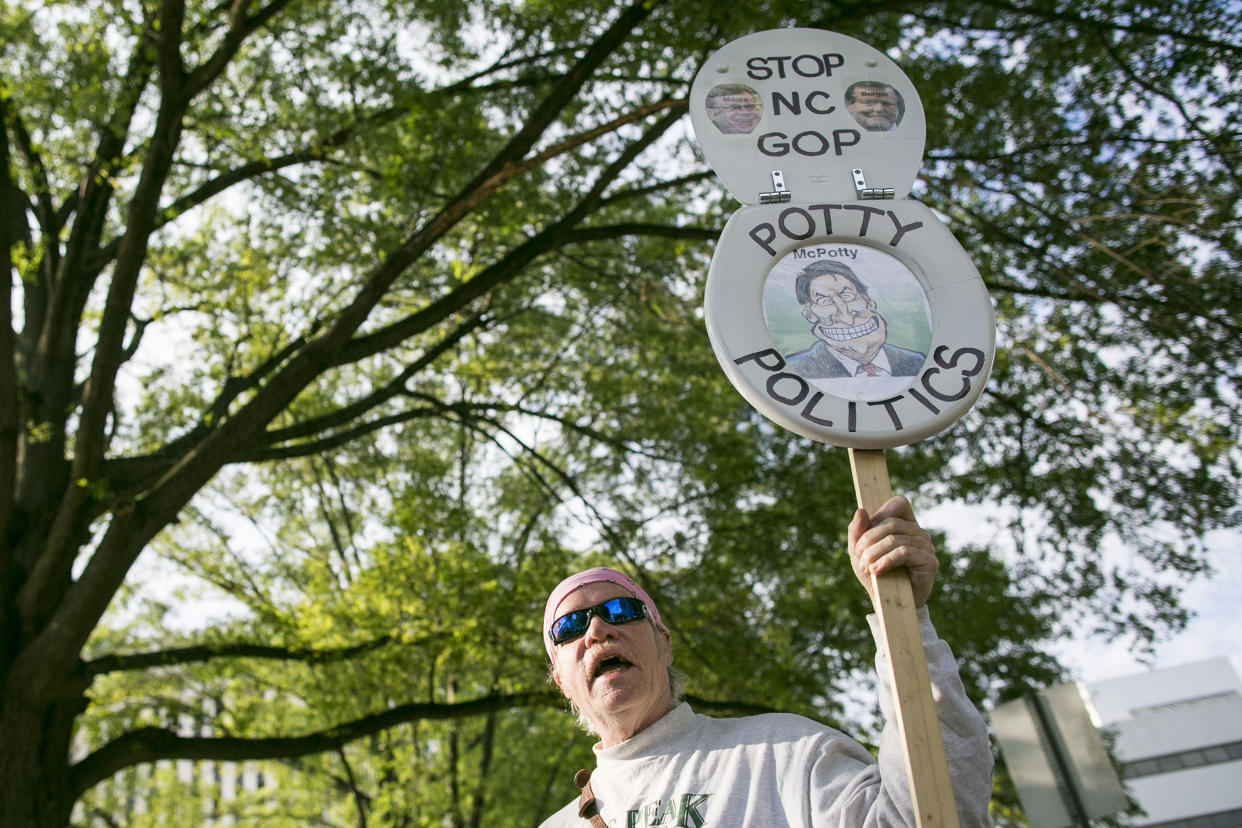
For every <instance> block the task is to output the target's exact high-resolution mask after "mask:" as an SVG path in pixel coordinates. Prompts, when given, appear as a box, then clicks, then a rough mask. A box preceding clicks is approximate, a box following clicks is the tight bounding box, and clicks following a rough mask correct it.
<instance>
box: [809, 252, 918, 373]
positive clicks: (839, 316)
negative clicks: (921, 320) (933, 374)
mask: <svg viewBox="0 0 1242 828" xmlns="http://www.w3.org/2000/svg"><path fill="white" fill-rule="evenodd" d="M794 296H795V297H796V298H797V300H798V302H799V303H800V304H801V305H802V315H803V316H804V317H805V318H806V321H808V322H810V323H811V332H812V333H814V334H815V336H816V338H817V339H818V340H819V341H818V342H816V343H815V344H814V345H812V346H811V347H810V348H807V349H806V350H804V351H798V352H797V353H793V354H790V355H789V356H788V357H787V359H786V361H787V363H788V366H789V369H790V370H791V371H793V372H795V373H797V374H799V375H800V376H803V377H806V378H807V379H844V378H849V377H854V378H857V379H858V380H859V382H860V383H865V381H866V380H867V379H869V378H871V377H912V376H915V375H917V374H918V372H919V370H920V369H921V368H922V367H923V360H924V359H925V358H926V355H925V354H921V353H919V352H918V351H911V350H907V349H905V348H898V347H897V346H895V345H889V344H888V343H887V342H885V339H886V338H887V337H888V324H887V323H886V322H885V321H884V317H883V316H881V315H880V314H879V313H878V312H877V311H876V304H875V301H874V300H872V298H871V297H870V296H869V295H868V293H867V286H866V285H864V284H863V283H862V281H861V280H860V279H859V278H858V276H857V275H855V273H854V271H853V270H851V269H850V267H849V266H848V265H845V264H841V263H840V262H836V261H832V260H822V259H821V260H819V261H816V262H813V263H811V264H809V265H807V266H806V267H805V268H804V269H803V270H802V271H801V272H800V273H798V275H797V277H796V278H795V280H794Z"/></svg>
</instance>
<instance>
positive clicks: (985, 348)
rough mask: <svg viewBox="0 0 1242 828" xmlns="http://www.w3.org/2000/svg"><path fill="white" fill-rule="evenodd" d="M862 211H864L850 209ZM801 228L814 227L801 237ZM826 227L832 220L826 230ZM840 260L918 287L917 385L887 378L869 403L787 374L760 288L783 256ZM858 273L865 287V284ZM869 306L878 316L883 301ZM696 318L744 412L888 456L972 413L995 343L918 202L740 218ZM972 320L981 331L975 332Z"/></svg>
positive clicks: (952, 250)
mask: <svg viewBox="0 0 1242 828" xmlns="http://www.w3.org/2000/svg"><path fill="white" fill-rule="evenodd" d="M864 205H865V206H866V207H867V209H866V210H859V209H857V208H858V207H861V206H864ZM807 217H811V218H813V219H819V221H818V222H816V223H815V226H814V227H813V228H811V232H810V233H807V232H806V230H807V229H808V228H809V225H810V222H808V221H807ZM825 218H831V219H832V227H831V230H829V228H828V227H827V224H826V223H825V222H824V220H823V219H825ZM864 226H865V230H866V232H865V233H864V232H861V231H862V230H863V229H864ZM821 250H822V251H823V254H822V255H820V251H821ZM843 251H853V252H855V253H856V254H858V255H861V256H862V257H863V259H865V260H866V259H870V260H873V261H880V262H882V261H883V260H885V259H892V260H895V261H896V262H897V263H899V266H898V268H896V270H897V272H901V271H902V267H901V266H904V270H905V272H908V273H909V274H912V276H913V278H914V279H916V280H917V282H918V288H920V289H921V292H922V293H923V295H924V297H925V301H926V308H927V314H928V316H929V317H930V320H931V321H930V324H929V328H930V331H929V334H928V336H927V338H926V340H925V341H926V343H927V344H926V350H925V351H923V354H924V355H925V359H924V361H923V363H922V365H921V367H920V368H919V370H918V371H917V373H916V374H914V375H911V376H908V377H896V376H894V377H890V378H889V383H888V391H883V392H881V393H878V394H873V393H868V392H867V390H866V387H867V384H868V383H870V382H871V380H870V379H869V378H867V379H863V378H861V377H860V378H857V379H852V380H845V381H844V382H836V381H831V382H829V381H822V380H818V379H816V378H813V377H806V376H802V375H801V374H800V373H798V372H797V371H795V370H793V369H791V367H790V366H789V364H788V363H789V361H788V357H789V356H790V354H789V353H788V351H787V349H786V348H783V347H782V345H781V344H780V343H778V342H777V338H776V336H774V333H773V330H772V327H771V325H770V320H769V314H768V313H766V312H765V307H770V305H771V302H770V301H768V302H766V303H765V296H764V293H765V288H767V287H768V285H769V280H770V274H772V272H773V270H774V269H775V268H777V267H778V266H779V265H781V264H782V263H788V261H789V260H790V257H791V256H797V255H799V254H803V256H804V259H805V260H816V259H821V258H831V256H830V254H831V253H842V252H843ZM858 255H856V256H855V257H854V258H853V261H855V262H857V261H858ZM842 258H848V257H847V256H842ZM859 271H860V272H858V273H857V275H858V276H859V277H860V278H861V279H862V280H863V281H864V282H866V281H868V275H869V274H868V273H867V272H865V270H864V269H863V268H859ZM769 289H770V288H769ZM874 299H875V301H876V302H877V303H878V305H879V307H880V311H881V314H883V312H884V308H885V302H884V299H883V297H881V296H878V295H877V296H875V297H874ZM790 301H791V302H794V301H796V299H795V298H794V297H790ZM705 308H706V317H707V332H708V336H709V338H710V339H711V342H712V347H713V349H714V350H715V352H716V356H717V358H718V359H719V361H720V364H721V367H722V368H723V369H724V371H725V373H726V374H727V375H728V377H729V379H730V380H731V381H732V382H733V384H734V385H735V386H736V387H737V389H738V390H739V391H740V392H741V393H742V395H743V396H744V397H746V399H747V400H748V401H749V402H750V404H751V405H753V406H754V407H755V408H757V409H758V410H759V411H760V412H762V413H763V414H764V415H765V416H767V417H768V418H770V419H772V420H773V421H775V422H776V423H778V424H779V425H781V426H783V427H785V428H787V429H789V430H790V431H793V432H795V433H797V434H801V435H803V436H805V437H809V438H811V439H814V440H819V441H821V442H826V443H831V444H833V445H841V446H850V447H853V448H886V447H891V446H898V445H905V444H907V443H912V442H915V441H917V440H922V439H924V438H926V437H929V436H931V435H933V434H935V433H937V432H939V431H942V430H943V429H945V428H947V427H948V426H949V425H950V424H952V423H953V422H954V421H955V420H957V419H958V418H959V417H960V416H961V415H962V414H964V413H965V412H966V411H967V410H968V409H969V408H970V407H971V405H973V404H974V402H975V400H976V399H977V398H978V396H979V393H980V392H981V391H982V389H983V385H984V382H985V381H986V379H987V376H988V372H989V371H990V370H991V363H992V354H993V350H994V347H995V333H994V328H993V326H992V325H991V324H990V322H991V319H992V308H991V302H990V300H989V298H988V294H987V290H986V288H985V287H984V284H983V280H982V279H981V278H980V277H979V274H978V271H977V270H976V269H975V266H974V264H973V263H972V262H971V261H970V258H969V257H968V256H967V255H966V252H965V250H963V249H962V247H961V245H960V244H958V242H957V240H956V239H954V238H953V236H952V234H951V233H949V231H948V229H947V228H946V227H945V226H944V225H943V224H942V223H941V222H940V221H939V220H938V219H936V217H935V215H934V214H933V213H932V212H931V210H929V209H928V208H927V207H926V206H924V205H923V204H920V203H919V202H916V201H908V200H905V199H901V200H888V201H882V202H856V203H850V202H847V203H838V204H832V203H827V202H821V203H816V204H792V203H791V204H773V205H760V206H753V207H744V208H742V209H740V210H738V211H737V212H736V213H734V215H733V216H732V217H731V218H730V219H729V222H728V224H727V225H726V226H725V229H724V232H723V233H722V234H721V237H720V241H719V243H718V244H717V247H716V250H715V252H714V254H713V256H712V265H711V269H710V270H709V271H708V276H707V288H706V293H705ZM980 319H984V320H987V321H988V323H989V324H987V325H985V326H980V324H979V320H980ZM890 328H891V325H890ZM808 329H809V323H808ZM920 344H921V343H920Z"/></svg>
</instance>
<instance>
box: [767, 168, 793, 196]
mask: <svg viewBox="0 0 1242 828" xmlns="http://www.w3.org/2000/svg"><path fill="white" fill-rule="evenodd" d="M772 189H773V190H774V191H775V192H771V193H760V194H759V203H760V204H784V203H785V202H787V201H789V199H791V198H793V193H791V192H789V190H786V189H785V174H784V173H783V172H781V171H780V170H772Z"/></svg>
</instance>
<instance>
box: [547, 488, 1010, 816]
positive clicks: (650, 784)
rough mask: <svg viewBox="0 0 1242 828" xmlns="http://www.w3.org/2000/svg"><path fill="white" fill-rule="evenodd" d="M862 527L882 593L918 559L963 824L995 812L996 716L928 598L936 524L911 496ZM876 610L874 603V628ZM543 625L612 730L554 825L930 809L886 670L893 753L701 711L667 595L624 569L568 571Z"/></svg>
mask: <svg viewBox="0 0 1242 828" xmlns="http://www.w3.org/2000/svg"><path fill="white" fill-rule="evenodd" d="M848 542H849V543H848V545H849V555H850V561H851V563H852V565H853V568H854V572H855V574H856V575H857V576H858V578H859V580H860V581H861V582H862V583H863V586H864V588H866V589H867V590H868V593H870V590H871V585H870V584H871V578H870V575H871V573H878V572H886V571H889V570H891V569H893V568H894V567H899V566H905V567H906V568H907V570H908V572H909V573H910V579H911V585H912V586H913V589H914V597H915V603H916V605H917V606H918V607H919V609H918V617H919V625H920V628H921V630H922V634H923V645H924V649H925V651H926V654H927V661H928V669H929V672H930V674H931V678H932V684H933V687H934V689H935V694H934V695H935V697H936V709H937V715H938V717H939V719H940V723H941V733H942V735H943V738H944V744H945V753H946V755H947V757H948V761H949V774H950V777H951V778H952V783H953V794H954V799H955V802H956V804H957V811H958V816H959V820H960V822H961V825H962V827H963V828H970V827H971V826H977V825H987V824H988V818H987V805H988V800H989V797H990V794H991V770H992V756H991V752H990V751H989V749H988V739H987V728H986V726H985V724H984V722H983V718H982V716H980V715H979V712H978V711H977V710H975V708H974V707H973V706H972V705H971V704H970V702H969V701H968V700H967V698H966V696H965V693H964V692H963V689H962V685H961V681H960V679H959V678H958V675H957V667H956V664H955V663H954V661H953V656H952V654H951V653H950V652H949V648H948V645H946V644H945V643H944V642H943V641H940V640H939V639H938V638H937V637H936V633H935V630H934V629H933V628H932V626H931V622H930V620H929V619H928V616H927V610H926V608H925V606H924V605H925V603H926V601H927V598H928V595H929V594H930V593H931V588H932V582H933V580H934V577H935V572H936V567H937V562H936V555H935V550H934V549H933V547H932V543H931V539H930V536H929V535H928V533H927V532H926V531H924V530H923V529H922V528H920V527H919V525H918V523H917V522H916V521H915V519H914V512H913V509H912V508H911V506H910V503H909V502H908V501H907V500H905V499H904V498H901V497H895V498H893V499H891V500H889V501H888V502H887V503H885V504H884V505H883V506H882V507H881V508H880V509H878V510H877V511H876V513H875V514H874V515H873V516H870V517H869V516H868V515H867V513H866V512H864V511H862V510H859V512H858V513H857V514H855V516H854V519H853V521H852V522H851V523H850V527H849V532H848ZM873 600H874V596H873ZM876 626H877V624H876V622H875V621H874V616H873V617H872V627H873V632H875V628H876ZM543 628H544V645H545V648H546V649H547V652H548V657H549V659H550V660H551V665H552V668H551V673H552V678H553V680H554V681H555V682H556V685H557V687H559V688H560V689H561V692H562V693H563V694H564V695H565V697H566V698H567V699H568V700H569V701H570V703H571V705H572V706H573V707H574V708H575V710H576V711H577V713H578V716H579V720H580V721H582V722H584V723H585V724H586V725H587V726H588V728H589V730H590V731H591V732H593V733H595V734H597V735H598V736H599V742H597V743H596V745H595V748H594V750H595V759H596V768H595V769H594V771H593V772H592V773H591V775H590V779H589V784H585V785H584V781H585V780H583V779H582V778H581V777H583V776H584V774H583V773H579V779H577V780H575V781H577V782H578V783H579V785H580V787H583V788H584V789H583V795H582V796H581V797H580V798H579V799H578V800H575V801H573V802H571V803H569V804H568V805H566V806H565V807H564V808H562V809H561V810H560V811H558V812H557V813H556V814H554V815H553V816H552V817H551V818H549V819H548V820H547V821H546V822H544V823H543V828H587V826H588V825H590V826H595V828H599V826H611V828H656V826H661V828H677V827H680V826H686V828H743V826H744V827H745V828H782V826H788V828H795V827H796V828H811V826H855V825H858V826H862V825H876V826H881V825H914V824H915V819H914V815H913V811H912V805H911V801H910V793H909V787H908V782H907V775H906V769H905V760H904V756H903V755H902V751H901V747H900V735H899V734H898V733H897V732H896V729H895V727H894V726H893V725H892V720H893V716H892V702H891V698H890V695H889V690H888V687H887V686H886V685H885V686H882V688H881V693H880V704H881V709H882V710H883V712H884V714H885V716H886V718H887V721H888V722H889V724H886V725H885V729H884V733H883V735H882V736H881V740H880V755H879V762H878V764H877V763H876V761H875V760H873V759H872V757H871V755H870V754H869V753H868V752H867V751H866V750H864V749H863V747H862V746H861V745H859V744H858V743H857V742H855V741H854V740H853V739H850V738H849V737H848V736H846V735H844V734H843V733H841V732H839V731H836V730H833V729H832V728H829V727H826V726H824V725H821V724H819V723H817V722H814V721H811V720H810V719H806V718H803V717H801V716H794V715H790V714H765V715H761V716H750V717H745V718H739V719H714V718H711V717H709V716H702V715H699V714H696V713H694V712H693V711H692V710H691V709H690V707H689V706H688V705H687V704H685V703H682V702H680V701H679V699H678V695H679V693H678V688H677V687H676V686H675V683H676V682H675V681H674V680H673V678H674V676H673V673H672V672H671V666H672V663H673V653H672V648H671V646H670V637H669V633H668V630H667V629H666V628H665V627H664V624H663V622H662V621H661V620H660V613H659V610H658V609H657V608H656V605H655V603H654V602H653V601H652V600H651V597H650V596H649V595H648V594H647V593H646V592H645V591H644V590H643V589H642V587H640V586H639V585H638V584H637V583H635V582H634V581H633V580H631V579H630V578H628V577H627V576H625V575H623V574H621V573H620V572H616V571H614V570H611V569H591V570H587V571H586V572H580V573H578V574H576V575H573V576H571V577H569V578H567V579H565V580H564V581H562V582H561V584H560V585H559V586H557V588H556V589H554V590H553V591H552V594H551V595H550V596H549V597H548V602H547V606H546V607H545V610H544V625H543ZM883 659H884V657H883V655H881V656H879V657H878V659H877V665H878V667H879V669H880V675H885V674H886V671H885V666H884V664H883Z"/></svg>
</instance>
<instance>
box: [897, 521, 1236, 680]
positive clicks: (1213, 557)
mask: <svg viewBox="0 0 1242 828" xmlns="http://www.w3.org/2000/svg"><path fill="white" fill-rule="evenodd" d="M919 521H920V523H922V524H923V525H924V526H927V527H928V528H934V529H939V530H941V531H944V532H945V533H946V534H947V535H948V538H949V543H950V544H959V543H976V544H982V543H988V542H989V541H990V540H991V537H990V536H991V535H994V534H995V531H996V530H995V527H994V526H993V525H991V524H988V523H986V522H985V521H981V520H980V519H979V513H978V511H977V509H974V508H970V507H965V506H961V505H959V504H946V505H943V506H937V507H934V508H930V509H924V510H921V511H920V514H919ZM964 527H969V528H964ZM1207 549H1208V556H1209V560H1210V562H1211V566H1212V569H1213V572H1212V574H1211V575H1210V576H1208V577H1206V578H1199V579H1197V580H1195V581H1192V582H1191V583H1189V584H1188V585H1187V586H1186V587H1185V590H1184V592H1183V596H1182V598H1183V603H1184V605H1185V606H1186V607H1188V608H1190V609H1191V610H1192V612H1193V613H1194V616H1193V618H1192V619H1191V621H1190V623H1189V624H1187V626H1186V628H1185V629H1184V630H1183V631H1182V632H1181V633H1179V634H1177V635H1175V636H1173V637H1172V638H1170V639H1168V640H1166V641H1162V642H1160V643H1159V644H1158V645H1157V646H1156V648H1155V653H1154V657H1152V658H1148V657H1147V656H1143V657H1142V658H1140V654H1136V653H1135V652H1134V651H1133V648H1132V647H1131V646H1130V644H1129V642H1127V641H1124V640H1122V641H1114V642H1108V641H1104V640H1102V639H1090V638H1084V639H1079V640H1073V641H1066V642H1063V643H1062V644H1060V645H1058V647H1057V648H1055V650H1054V652H1055V653H1056V654H1057V656H1058V658H1059V659H1060V661H1061V663H1062V665H1064V666H1065V668H1066V669H1067V670H1068V671H1069V672H1070V674H1071V675H1072V676H1073V678H1074V680H1076V681H1080V682H1084V683H1087V684H1090V683H1092V682H1097V681H1105V680H1108V679H1114V678H1121V677H1123V676H1128V675H1133V674H1135V673H1143V672H1147V671H1148V670H1151V669H1158V668H1164V667H1174V666H1178V665H1182V664H1188V663H1191V662H1194V661H1203V660H1206V659H1210V658H1218V657H1222V656H1223V657H1228V658H1230V659H1231V660H1232V662H1233V668H1234V670H1235V671H1236V672H1237V673H1238V674H1239V675H1240V676H1242V611H1240V610H1239V600H1238V593H1239V590H1240V589H1242V530H1236V529H1235V530H1229V531H1216V532H1212V533H1210V534H1209V535H1208V537H1207ZM932 600H935V597H934V596H933V598H932ZM949 643H950V645H951V644H952V642H949Z"/></svg>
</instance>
